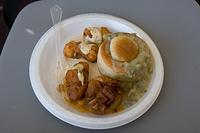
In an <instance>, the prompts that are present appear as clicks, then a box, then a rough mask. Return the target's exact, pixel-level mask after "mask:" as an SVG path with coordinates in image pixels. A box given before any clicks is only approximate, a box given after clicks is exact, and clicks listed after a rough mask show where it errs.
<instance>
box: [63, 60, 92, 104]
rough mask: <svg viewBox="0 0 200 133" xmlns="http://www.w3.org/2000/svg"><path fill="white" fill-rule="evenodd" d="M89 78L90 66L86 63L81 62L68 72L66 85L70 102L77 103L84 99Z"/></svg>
mask: <svg viewBox="0 0 200 133" xmlns="http://www.w3.org/2000/svg"><path fill="white" fill-rule="evenodd" d="M88 76H89V65H88V63H86V62H79V63H77V64H75V65H74V67H73V68H72V69H70V70H68V71H67V73H66V75H65V83H66V87H67V95H68V97H69V99H70V100H72V101H76V100H79V99H81V98H82V96H83V95H84V93H85V91H86V89H87V84H88Z"/></svg>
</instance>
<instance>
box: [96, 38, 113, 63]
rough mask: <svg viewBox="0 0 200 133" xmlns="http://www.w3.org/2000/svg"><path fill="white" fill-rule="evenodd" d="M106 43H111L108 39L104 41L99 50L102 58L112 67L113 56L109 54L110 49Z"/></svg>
mask: <svg viewBox="0 0 200 133" xmlns="http://www.w3.org/2000/svg"><path fill="white" fill-rule="evenodd" d="M106 45H110V44H109V41H108V40H105V41H103V43H102V44H101V46H100V50H99V52H100V56H102V59H103V61H104V62H105V64H106V65H108V66H109V67H112V58H111V55H110V54H109V50H108V49H106Z"/></svg>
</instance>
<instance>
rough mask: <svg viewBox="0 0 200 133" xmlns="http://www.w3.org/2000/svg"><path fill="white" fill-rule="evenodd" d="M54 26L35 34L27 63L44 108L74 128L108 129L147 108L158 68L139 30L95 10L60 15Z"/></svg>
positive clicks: (158, 81)
mask: <svg viewBox="0 0 200 133" xmlns="http://www.w3.org/2000/svg"><path fill="white" fill-rule="evenodd" d="M56 28H57V31H55V29H54V28H53V27H52V28H50V29H49V30H48V31H47V32H46V33H45V34H44V35H43V36H42V37H41V38H40V40H39V41H38V43H37V44H36V46H35V48H34V50H33V52H32V56H31V59H30V66H29V75H30V81H31V85H32V88H33V90H34V92H35V95H36V96H37V98H38V99H39V101H40V102H41V104H42V105H43V106H44V107H45V108H46V109H47V110H48V111H49V112H51V113H52V114H53V115H54V116H56V117H57V118H59V119H61V120H63V121H65V122H67V123H70V124H72V125H75V126H78V127H83V128H89V129H108V128H114V127H118V126H121V125H124V124H127V123H129V122H131V121H134V120H135V119H137V118H138V117H140V116H141V115H142V114H144V113H145V112H146V111H147V110H148V109H149V108H150V107H151V106H152V104H153V103H154V102H155V100H156V98H157V97H158V95H159V93H160V90H161V88H162V83H163V78H164V68H163V62H162V58H161V56H160V53H159V50H158V49H157V47H156V45H155V44H154V42H153V41H152V39H151V38H150V37H149V36H148V35H147V34H146V33H145V32H144V31H143V30H142V29H141V28H139V27H138V26H136V25H135V24H133V23H131V22H129V21H127V20H125V19H122V18H119V17H115V16H112V15H107V14H97V13H89V14H81V15H77V16H74V17H71V18H68V19H65V20H63V21H62V22H61V23H59V24H58V25H57V27H56ZM58 34H59V46H58V47H56V46H55V43H56V40H58V38H57V39H56V36H58ZM56 49H57V51H58V52H56Z"/></svg>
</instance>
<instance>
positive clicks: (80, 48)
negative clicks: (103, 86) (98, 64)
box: [63, 41, 98, 62]
mask: <svg viewBox="0 0 200 133" xmlns="http://www.w3.org/2000/svg"><path fill="white" fill-rule="evenodd" d="M63 53H64V55H65V57H67V58H77V59H79V58H82V57H83V58H85V59H86V60H88V61H90V62H95V61H96V60H97V53H98V46H97V45H95V44H86V43H84V42H75V41H71V42H69V43H67V44H65V47H64V50H63Z"/></svg>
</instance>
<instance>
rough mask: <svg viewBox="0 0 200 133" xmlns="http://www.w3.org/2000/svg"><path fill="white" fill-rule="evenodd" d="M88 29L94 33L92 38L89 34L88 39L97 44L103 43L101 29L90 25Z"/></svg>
mask: <svg viewBox="0 0 200 133" xmlns="http://www.w3.org/2000/svg"><path fill="white" fill-rule="evenodd" d="M88 29H89V30H90V33H91V34H92V38H90V37H89V36H86V40H87V41H89V42H93V43H97V44H99V43H101V41H102V35H101V31H100V29H99V28H96V27H90V28H88Z"/></svg>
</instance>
